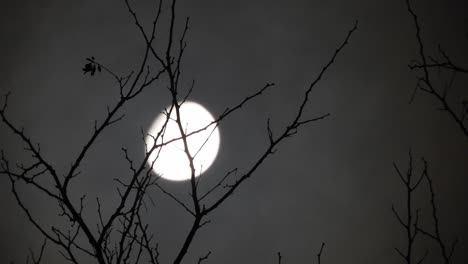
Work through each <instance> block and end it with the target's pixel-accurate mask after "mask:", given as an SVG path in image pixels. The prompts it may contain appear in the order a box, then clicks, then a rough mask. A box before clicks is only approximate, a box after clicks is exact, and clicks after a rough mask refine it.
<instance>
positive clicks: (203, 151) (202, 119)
mask: <svg viewBox="0 0 468 264" xmlns="http://www.w3.org/2000/svg"><path fill="white" fill-rule="evenodd" d="M179 113H180V120H181V124H182V128H183V130H184V132H185V134H190V133H191V132H194V131H197V130H199V129H202V128H205V127H206V126H208V125H209V124H210V123H211V122H213V121H214V118H213V116H212V115H211V114H210V112H208V110H206V109H205V108H204V107H203V106H201V105H200V104H197V103H195V102H189V101H186V102H184V103H183V104H182V105H181V106H180V109H179ZM176 119H177V114H176V111H175V108H174V109H173V110H172V112H171V115H170V118H169V120H168V122H167V125H166V128H165V130H164V135H163V137H162V138H161V137H159V138H158V139H157V142H156V143H157V144H161V143H165V142H168V141H171V140H174V139H176V140H175V141H173V142H170V143H168V144H167V145H164V146H163V147H162V148H158V149H155V150H154V151H153V152H152V153H151V155H150V157H149V159H148V164H149V165H150V166H153V171H154V172H155V173H156V174H158V175H159V176H161V177H163V178H165V179H168V180H173V181H184V180H189V179H190V178H191V169H190V163H189V159H188V157H187V154H186V153H185V148H184V142H183V140H182V139H181V133H180V129H179V126H178V124H177V122H176ZM166 120H167V115H165V114H160V115H159V116H158V117H156V119H155V120H154V122H153V124H152V125H151V127H150V128H149V130H148V135H147V136H146V145H147V146H146V150H147V151H149V150H150V149H151V148H152V147H153V145H154V138H153V137H156V136H157V135H158V133H159V132H160V131H161V129H162V128H163V126H164V123H165V122H166ZM219 143H220V137H219V129H218V127H217V126H216V125H215V124H212V125H210V126H209V127H207V128H206V129H205V130H202V131H200V132H198V133H195V134H192V135H189V136H187V145H188V149H189V152H190V155H191V156H192V157H193V165H194V167H195V176H196V177H198V176H200V175H201V174H202V173H203V172H205V171H206V170H207V169H208V168H209V167H210V166H211V164H213V162H214V160H215V158H216V155H217V154H218V149H219ZM155 159H156V161H155Z"/></svg>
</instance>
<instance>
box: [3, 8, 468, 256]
mask: <svg viewBox="0 0 468 264" xmlns="http://www.w3.org/2000/svg"><path fill="white" fill-rule="evenodd" d="M3 2H4V3H2V7H1V11H0V20H1V23H0V28H1V33H2V34H1V36H2V41H1V44H0V48H1V49H0V51H1V54H2V56H1V60H2V63H1V64H0V65H1V66H0V76H1V78H0V83H1V85H0V93H1V94H2V95H3V94H5V93H7V92H8V91H11V96H10V101H9V108H8V111H7V115H8V116H9V117H10V119H11V120H13V121H14V122H15V124H17V125H18V126H19V127H24V129H25V130H24V131H25V133H26V134H27V135H29V136H31V138H32V139H33V140H34V141H35V142H40V143H41V151H42V153H43V155H44V156H45V157H46V158H47V159H48V160H49V161H50V162H51V163H52V164H53V165H54V166H55V167H56V168H57V170H58V171H59V172H60V173H65V171H66V170H67V169H69V167H70V164H71V162H72V160H73V159H74V158H75V157H76V156H77V155H78V153H79V151H80V150H81V148H82V146H83V144H84V143H85V142H86V140H87V139H88V138H89V137H90V136H91V133H92V131H93V124H94V120H95V119H97V120H102V119H103V118H104V117H105V114H106V105H112V104H114V103H115V102H116V100H118V96H119V94H118V90H117V88H116V87H115V83H114V81H113V80H112V79H111V78H110V77H109V76H108V75H104V74H97V75H96V76H94V77H90V76H89V74H87V75H83V72H82V71H81V67H82V66H83V65H84V64H85V63H86V61H85V58H87V57H91V56H95V57H96V58H97V59H98V60H99V61H101V62H103V63H104V64H106V65H107V66H109V67H110V68H112V69H113V70H114V71H115V72H118V73H120V74H122V75H125V74H128V73H129V72H130V71H131V70H132V69H133V68H134V67H136V66H137V65H138V62H139V60H140V59H141V56H142V55H143V51H144V48H145V43H144V41H143V39H142V37H141V34H140V33H139V32H138V29H137V28H136V26H135V24H134V21H133V20H132V17H131V15H130V14H129V13H128V11H127V9H126V7H125V4H124V1H110V0H102V1H89V0H85V1H58V0H50V1H32V0H24V1H3ZM132 5H133V6H134V8H135V11H136V12H137V14H138V15H140V16H141V19H142V21H143V22H144V24H145V26H150V18H151V15H152V14H153V12H154V6H155V1H150V0H138V1H132ZM413 7H414V10H415V11H416V13H417V14H418V16H419V18H420V22H421V30H422V37H423V40H424V42H425V44H426V50H427V53H428V54H435V55H437V45H438V44H440V45H442V46H443V47H444V49H445V50H446V51H447V52H448V53H449V54H450V55H451V57H452V58H453V59H454V61H456V62H457V63H458V64H461V65H464V66H465V67H468V49H467V47H468V35H467V34H468V20H467V19H468V2H466V1H463V0H449V1H441V0H439V1H433V0H431V1H422V0H418V1H413ZM177 12H178V14H177V17H178V19H179V21H178V22H177V24H176V26H177V28H178V30H177V32H178V33H180V32H181V30H182V28H183V21H184V18H185V17H186V16H190V28H189V32H188V35H187V40H188V48H187V52H186V55H185V58H184V64H183V69H182V71H183V77H182V80H181V84H180V85H181V89H185V90H184V91H186V90H187V89H188V87H189V86H190V84H191V82H192V80H195V88H194V91H193V93H192V95H191V100H192V101H196V102H198V103H201V104H203V105H204V106H205V107H206V108H207V109H208V110H209V111H210V112H211V113H212V114H213V115H219V114H221V113H222V112H223V111H224V109H225V108H226V107H227V106H232V105H235V104H236V103H238V102H240V101H241V100H242V99H243V98H245V97H246V96H247V95H249V94H252V93H254V92H255V91H256V90H258V89H260V88H261V87H262V86H263V85H264V84H266V83H270V82H274V83H276V86H275V87H273V88H272V89H271V90H269V91H268V92H266V93H265V94H264V95H262V96H261V97H259V98H257V99H255V100H254V101H252V102H250V103H249V104H247V105H246V106H245V107H243V108H242V109H241V110H240V111H238V112H236V113H234V114H233V115H232V116H230V118H229V119H228V120H227V121H226V122H223V123H221V124H220V133H221V147H220V151H219V153H218V158H217V160H216V161H215V163H214V164H213V166H212V167H211V168H210V169H209V170H208V171H207V172H206V174H205V175H204V176H203V177H204V178H203V182H205V183H206V184H210V183H214V182H215V181H216V179H219V177H222V176H223V175H224V174H225V173H226V172H227V171H229V170H232V169H234V168H238V169H239V173H241V172H243V171H245V170H246V169H248V168H249V167H250V166H252V164H253V162H254V161H255V159H256V158H257V157H258V156H259V155H260V154H261V153H262V151H264V149H265V146H266V145H267V144H268V135H267V130H266V122H267V121H266V120H267V119H268V118H270V119H271V121H270V122H271V125H272V128H273V131H274V132H278V133H279V131H280V129H281V128H282V127H283V126H284V125H286V124H287V122H288V121H289V120H290V119H291V118H293V117H294V114H295V113H296V111H297V107H298V105H299V104H300V103H301V101H302V98H303V92H304V91H305V89H306V88H307V87H308V85H309V83H310V82H311V81H312V80H313V79H314V78H315V77H316V76H317V74H318V73H319V71H320V70H321V68H322V67H323V65H325V63H326V62H327V61H328V60H329V58H330V57H331V55H332V54H333V52H334V51H335V49H336V48H337V47H338V46H339V45H340V43H341V42H342V41H343V40H344V38H345V36H346V34H347V32H348V31H349V30H350V29H351V28H352V26H353V24H354V22H355V21H356V20H358V21H359V25H358V30H357V31H356V32H355V33H354V34H353V35H352V37H351V39H350V42H349V44H348V45H347V46H346V47H345V48H344V50H343V52H342V53H341V54H340V55H339V56H338V58H337V60H336V62H335V63H334V64H333V65H332V67H331V68H330V70H329V71H328V72H327V73H326V74H325V76H324V78H323V79H322V80H321V81H320V83H319V84H318V85H317V86H316V87H315V88H314V89H313V91H312V93H311V100H310V104H309V105H308V106H307V108H306V110H305V113H304V114H305V117H309V118H313V117H316V116H319V115H321V114H325V113H330V114H331V116H330V117H328V118H326V119H324V120H321V121H318V122H315V123H312V124H310V125H306V126H304V127H302V128H301V129H300V130H299V133H298V134H297V135H295V136H294V137H292V138H289V139H287V140H286V141H284V142H283V143H282V144H281V145H280V146H279V147H278V151H277V152H276V153H275V154H274V155H273V156H271V157H270V158H269V159H268V160H266V162H265V163H264V164H263V165H262V167H261V168H260V169H259V170H258V171H257V173H255V174H254V176H253V177H252V178H250V179H248V180H247V181H246V182H245V183H244V184H243V186H241V187H240V188H239V189H238V190H237V191H236V192H235V193H234V194H233V196H231V197H230V198H229V199H228V200H227V201H226V202H225V203H224V204H223V205H222V206H221V207H220V208H219V209H217V210H216V211H215V212H214V213H213V214H212V215H211V216H210V217H209V220H211V223H210V224H208V225H207V226H205V227H203V228H202V229H201V230H200V231H199V233H197V236H196V238H195V241H194V242H193V244H192V246H191V247H190V249H189V252H188V255H187V257H186V259H185V262H184V263H196V261H197V259H198V257H199V256H202V255H205V254H206V253H207V252H208V251H211V252H212V254H211V255H210V257H209V259H208V260H207V261H206V262H205V263H226V264H230V263H277V257H276V256H277V255H276V254H277V252H278V251H280V252H281V254H282V255H283V263H311V262H312V261H315V260H316V254H317V252H318V250H319V249H320V245H321V243H322V242H325V243H326V246H325V249H324V252H323V256H322V263H383V264H385V263H403V261H402V259H401V258H400V257H399V256H398V254H397V253H396V251H395V250H394V247H404V246H405V243H406V242H405V237H404V235H405V234H404V231H403V229H402V227H401V226H400V225H399V224H398V221H397V219H396V218H395V217H394V216H393V214H392V210H391V208H392V204H393V205H395V207H396V208H398V209H399V210H401V211H402V210H403V209H404V202H405V196H404V195H405V193H404V185H402V184H401V182H400V180H399V178H398V176H397V174H396V173H395V170H394V168H393V164H392V162H395V163H397V164H398V165H399V166H400V167H401V169H402V170H406V166H407V163H408V151H409V149H411V150H412V153H413V157H414V161H415V163H414V164H415V169H416V170H419V169H421V165H422V163H421V162H420V159H421V158H422V157H424V158H425V159H426V160H427V161H428V163H429V173H430V175H431V177H432V179H433V181H434V187H435V188H436V194H437V196H436V199H437V204H438V205H439V214H440V221H441V228H442V230H441V231H442V232H443V235H444V238H445V239H446V240H447V242H450V241H452V240H453V239H455V237H458V239H459V243H458V245H457V248H456V250H455V254H454V263H468V254H467V253H466V252H468V228H467V225H466V223H468V203H467V202H466V201H467V193H466V190H465V189H466V187H467V186H468V159H467V154H468V152H467V150H468V140H467V137H466V136H465V135H464V134H463V132H462V131H461V130H460V129H459V127H457V125H456V124H455V123H454V122H453V120H452V119H451V118H450V117H449V116H448V115H447V113H445V112H443V111H438V110H437V108H438V107H439V104H438V102H437V101H436V100H434V98H433V97H431V96H429V95H428V94H425V93H423V92H421V91H419V92H417V94H416V97H415V99H414V101H413V102H412V103H411V104H410V103H409V101H410V98H411V95H412V92H413V90H414V88H415V86H416V83H417V79H416V78H417V74H418V73H417V72H412V71H411V70H410V69H409V68H408V66H407V65H408V63H410V62H411V61H412V60H414V59H418V46H417V41H416V37H415V28H414V23H413V20H412V18H411V16H410V15H409V13H408V11H407V9H406V5H405V2H404V1H403V0H399V1H390V0H387V1H370V0H359V1H344V0H330V1H310V0H291V1H278V0H252V1H245V0H242V1H215V0H206V1H187V0H180V1H179V2H178V5H177ZM162 14H163V18H165V20H164V21H166V22H164V23H162V24H161V29H163V28H164V27H165V26H167V16H168V15H169V9H168V6H167V5H165V6H164V8H163V13H162ZM159 38H160V39H161V43H162V42H164V41H166V39H165V38H166V35H165V34H164V31H161V35H160V36H159ZM434 76H435V78H434V81H435V83H436V84H437V85H440V86H443V85H445V84H446V83H447V82H448V81H449V80H450V74H448V73H447V72H441V73H440V74H437V73H434ZM467 85H468V75H467V74H465V75H463V74H458V75H457V76H456V78H455V82H454V87H453V89H452V90H451V92H450V94H449V97H448V100H449V102H450V103H453V104H454V105H456V107H459V104H460V102H461V100H462V98H467V96H468V93H467V89H466V88H467ZM166 88H167V84H165V83H164V80H162V81H160V82H157V83H156V85H153V86H152V87H150V88H149V89H148V90H146V91H145V92H143V94H142V95H141V96H140V97H138V98H137V99H135V100H134V101H132V102H130V103H129V104H128V105H126V106H125V107H124V109H123V112H125V114H126V115H125V117H124V119H123V120H122V121H121V122H119V123H117V124H115V125H113V126H112V127H110V128H109V130H107V132H105V133H104V134H103V135H102V137H101V138H99V140H98V141H97V143H96V145H95V146H94V147H93V148H92V149H91V151H90V152H89V153H88V156H87V157H86V158H85V160H84V163H83V164H82V166H81V171H82V174H81V175H80V178H79V179H77V180H75V181H74V182H73V186H72V189H71V193H72V197H73V199H79V197H80V196H81V195H82V194H84V193H86V194H87V199H88V203H86V205H87V206H88V208H89V209H88V210H87V211H86V212H85V218H86V219H87V220H89V221H95V218H96V203H95V197H96V196H99V197H101V199H102V201H103V206H104V208H105V209H104V210H110V209H111V208H113V207H114V206H115V205H114V204H115V201H116V198H118V196H117V193H116V191H115V186H114V184H115V182H114V181H113V179H114V178H117V177H120V178H125V175H126V174H128V172H129V170H128V165H127V163H126V162H125V159H124V157H123V155H122V151H121V147H126V148H127V149H128V151H129V154H130V155H131V156H132V158H133V159H135V160H141V159H142V158H143V155H144V149H145V147H144V144H143V142H142V136H141V133H140V129H141V128H142V129H143V130H146V129H148V127H149V126H150V125H151V123H152V121H153V120H154V119H155V118H156V116H157V115H158V114H159V113H160V111H162V109H163V108H164V107H166V106H167V105H168V104H170V99H171V97H170V94H169V92H168V91H167V89H166ZM2 102H3V98H2ZM457 109H458V108H457ZM23 147H24V145H22V143H21V141H20V140H18V138H17V137H15V136H14V135H13V134H12V133H11V132H10V131H9V130H8V129H7V127H6V126H5V125H3V124H1V125H0V148H1V149H3V150H4V151H5V154H6V155H7V157H8V158H9V160H10V161H11V162H12V163H13V164H14V163H15V162H20V161H27V160H28V159H29V155H28V154H27V153H26V152H25V151H24V150H23ZM1 176H2V177H1V178H0V201H1V202H0V209H1V213H0V262H2V263H8V262H9V261H16V263H23V261H24V259H25V255H26V253H27V250H28V248H30V247H32V248H33V249H38V248H39V247H40V245H41V242H42V237H41V236H40V234H39V233H38V232H37V230H35V229H34V227H33V226H32V225H31V224H30V223H29V222H28V221H27V218H26V216H25V214H24V213H23V212H22V211H21V210H20V208H19V206H18V204H17V203H16V202H15V200H14V198H13V194H12V193H11V188H10V182H9V180H8V179H7V177H6V176H5V175H1ZM161 182H162V184H163V185H164V186H165V187H166V188H167V190H169V191H171V192H172V193H174V194H176V195H178V196H179V197H182V199H184V200H187V201H190V197H189V195H188V192H189V188H190V187H189V184H188V182H182V183H181V182H169V181H166V180H161ZM20 192H21V194H22V195H23V197H24V199H25V202H26V203H27V204H28V206H29V207H30V208H31V211H32V213H33V214H34V215H35V216H37V218H38V219H39V221H40V222H41V223H45V224H54V225H57V226H61V225H63V219H61V218H60V217H58V216H57V214H58V210H57V206H56V203H53V202H52V201H51V200H50V199H47V198H44V197H43V196H41V195H39V194H38V193H37V192H34V191H30V190H29V189H25V188H21V189H20ZM415 195H416V196H417V198H416V202H417V203H418V206H419V207H421V208H422V209H421V210H422V211H421V218H422V219H423V220H422V221H423V223H426V224H427V226H428V228H431V227H432V225H431V222H430V221H431V219H430V217H429V216H430V207H429V202H428V201H429V198H430V196H429V193H428V192H427V185H426V184H425V183H423V184H422V187H421V190H420V191H418V192H417V193H416V194H415ZM151 196H152V197H153V199H154V201H155V205H154V206H151V207H150V208H149V213H148V214H149V216H148V218H147V221H148V222H149V223H150V224H151V226H152V231H153V232H154V234H155V239H156V240H157V241H158V242H159V245H160V251H161V261H162V263H167V262H169V261H171V260H172V259H173V258H174V255H175V254H176V252H177V250H178V248H180V246H181V244H182V242H183V239H184V236H185V234H186V233H187V232H188V229H189V227H190V221H191V217H190V215H188V214H187V213H186V212H185V211H184V209H183V208H181V207H180V206H178V205H177V204H176V203H175V202H174V201H173V200H171V199H169V198H168V197H167V196H165V195H164V194H162V193H161V192H160V191H159V190H158V189H152V190H151ZM421 241H422V240H421ZM419 245H420V246H419V247H418V248H417V251H416V252H417V253H416V254H417V255H422V254H423V253H424V249H425V248H427V249H429V250H430V253H429V259H428V261H427V263H440V262H437V261H439V252H438V251H437V248H436V247H434V246H433V244H431V243H426V242H421V243H420V244H419ZM44 257H45V262H44V263H64V261H63V259H62V258H61V256H60V255H59V254H58V253H57V249H56V248H55V247H54V246H52V244H51V243H50V244H49V245H48V247H47V249H46V253H45V256H44Z"/></svg>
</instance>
